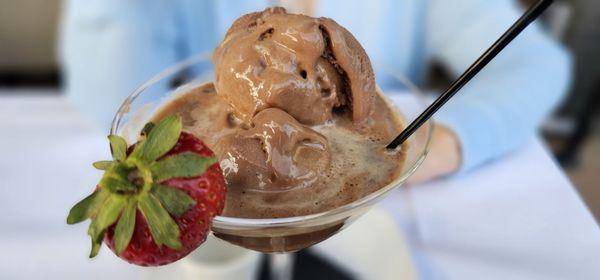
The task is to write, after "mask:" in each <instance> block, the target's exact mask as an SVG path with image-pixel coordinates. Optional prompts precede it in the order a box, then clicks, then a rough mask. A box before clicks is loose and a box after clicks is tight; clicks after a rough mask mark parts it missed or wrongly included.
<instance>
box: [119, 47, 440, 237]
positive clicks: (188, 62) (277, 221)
mask: <svg viewBox="0 0 600 280" xmlns="http://www.w3.org/2000/svg"><path fill="white" fill-rule="evenodd" d="M210 57H211V53H206V52H205V53H200V54H197V55H194V56H191V57H189V58H186V59H184V60H182V61H180V62H177V63H175V64H173V65H171V66H169V67H167V68H166V69H164V70H162V71H161V72H159V73H158V74H156V75H154V76H153V77H152V78H150V79H149V80H147V81H146V82H144V83H142V84H141V85H140V86H138V87H137V88H136V89H135V90H134V91H133V92H132V93H131V94H130V95H129V96H128V97H127V98H126V99H125V100H124V101H123V103H122V104H121V106H119V109H118V110H117V113H116V114H115V116H114V118H113V121H112V124H111V128H110V134H117V130H118V128H119V126H120V124H121V119H122V117H123V115H124V114H126V113H128V112H129V106H130V104H131V103H132V102H133V101H134V100H135V99H136V98H137V97H139V96H140V95H141V94H142V93H143V92H144V91H145V90H146V89H147V88H148V87H150V86H151V85H153V84H155V83H156V82H158V81H160V80H162V79H164V78H165V77H167V76H170V75H172V74H175V73H177V72H178V71H180V70H182V69H185V68H187V67H190V66H192V65H194V64H196V63H199V62H203V61H207V60H210ZM378 66H380V67H384V68H385V69H384V72H385V73H386V74H388V75H391V76H392V77H393V78H394V79H396V80H397V81H399V82H400V83H401V84H402V85H404V86H406V87H407V88H408V89H409V91H411V92H414V93H415V95H416V96H417V99H418V102H419V103H423V104H425V101H424V100H423V98H424V97H423V93H422V91H421V90H420V89H419V88H418V87H417V86H416V85H414V84H413V83H412V82H411V81H410V80H409V79H408V78H406V77H405V76H404V75H402V74H400V73H397V72H396V71H393V70H391V68H390V67H385V66H386V65H385V64H381V65H379V64H378ZM378 90H379V89H378ZM382 96H383V97H384V98H386V99H388V98H387V97H386V96H385V95H383V94H382ZM386 101H387V102H389V103H390V104H392V105H394V104H393V103H392V102H391V101H389V100H386ZM424 107H425V105H424ZM420 129H426V142H425V146H424V148H423V150H422V151H419V153H418V154H419V156H418V157H417V159H416V160H415V162H414V163H412V165H411V166H409V167H408V169H407V170H406V171H405V172H403V173H402V174H401V175H400V176H398V177H397V178H396V179H394V180H393V181H392V182H390V183H388V184H387V185H385V186H383V187H382V188H380V189H378V190H377V191H375V192H372V193H370V194H368V195H366V196H364V197H362V198H359V199H357V200H355V201H352V202H350V203H347V204H344V205H342V206H340V207H337V208H333V209H330V210H327V211H323V212H319V213H314V214H308V215H301V216H293V217H283V218H236V217H226V216H215V217H214V218H213V220H212V227H218V228H239V227H245V228H247V229H260V228H266V227H283V226H293V225H294V224H298V223H302V224H304V223H310V222H311V221H316V220H320V219H322V218H325V217H337V216H339V215H343V214H344V213H346V212H348V211H350V210H352V209H355V208H357V207H360V206H362V205H364V204H368V203H369V202H371V201H373V200H376V199H378V198H380V197H382V196H383V195H384V194H386V193H387V192H389V191H391V190H393V189H395V188H396V187H398V186H400V185H401V184H402V183H404V182H405V181H406V179H408V177H410V176H411V175H412V174H413V173H414V172H415V171H416V170H417V168H418V167H419V166H420V165H421V163H423V161H424V160H425V157H426V156H427V154H428V153H429V145H430V143H431V135H432V131H433V120H431V119H430V120H428V121H427V122H425V123H424V124H423V126H421V128H419V130H420ZM411 137H413V136H411Z"/></svg>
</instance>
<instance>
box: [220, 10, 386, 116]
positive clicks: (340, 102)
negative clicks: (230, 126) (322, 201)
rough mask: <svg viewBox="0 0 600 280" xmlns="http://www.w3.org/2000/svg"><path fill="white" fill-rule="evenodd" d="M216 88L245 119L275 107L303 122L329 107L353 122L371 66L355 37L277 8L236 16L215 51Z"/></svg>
mask: <svg viewBox="0 0 600 280" xmlns="http://www.w3.org/2000/svg"><path fill="white" fill-rule="evenodd" d="M213 62H214V64H215V68H216V82H215V86H216V88H217V92H218V94H219V95H221V96H222V97H223V98H224V99H226V100H227V101H228V102H229V103H230V104H231V106H232V107H233V109H234V111H235V113H236V115H237V116H238V117H239V118H240V119H241V120H242V121H243V122H245V123H250V121H251V119H252V117H253V116H254V115H256V114H257V113H258V112H260V111H262V110H264V109H266V108H271V107H275V108H280V109H281V110H283V111H285V112H287V113H288V114H289V115H291V116H292V117H293V118H295V119H296V120H298V121H299V122H300V123H302V124H305V125H316V124H322V123H324V122H325V121H327V120H329V119H331V116H332V113H333V112H334V111H339V112H343V111H351V113H352V120H353V121H354V122H355V123H360V122H363V121H364V120H365V119H366V118H368V117H369V116H370V114H371V111H372V102H373V98H374V95H375V82H374V76H373V70H372V68H371V64H370V61H369V58H368V56H367V55H366V53H365V51H364V49H363V48H362V47H361V46H360V44H359V43H358V42H357V41H356V39H355V38H354V37H353V36H352V35H351V34H350V33H349V32H348V31H347V30H346V29H344V28H343V27H341V26H340V25H338V24H337V23H336V22H334V21H333V20H331V19H327V18H312V17H309V16H305V15H297V14H288V13H286V11H285V9H283V8H269V9H266V10H265V11H263V12H259V13H251V14H248V15H245V16H242V17H241V18H239V19H238V20H236V21H235V22H234V24H233V25H232V26H231V28H230V29H229V30H228V32H227V34H226V36H225V39H224V40H223V42H222V43H221V45H219V47H218V48H217V49H216V50H215V53H214V56H213Z"/></svg>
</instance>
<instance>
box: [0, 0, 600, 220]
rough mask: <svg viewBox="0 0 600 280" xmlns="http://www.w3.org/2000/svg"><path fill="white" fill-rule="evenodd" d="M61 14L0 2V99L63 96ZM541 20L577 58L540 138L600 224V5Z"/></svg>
mask: <svg viewBox="0 0 600 280" xmlns="http://www.w3.org/2000/svg"><path fill="white" fill-rule="evenodd" d="M522 2H523V4H528V3H529V2H533V1H522ZM60 13H61V1H59V0H0V95H4V96H7V95H22V96H25V95H28V96H31V95H36V96H39V95H42V96H59V95H61V94H62V93H61V68H60V65H59V64H58V63H57V61H58V58H57V53H58V51H57V41H58V40H57V37H58V25H59V20H60ZM543 20H544V24H545V25H546V27H547V28H548V30H549V31H550V32H551V33H552V34H553V36H555V37H556V38H558V39H559V40H561V41H562V42H563V43H564V44H565V45H566V46H568V48H569V49H570V50H571V52H572V54H573V56H574V58H575V59H574V61H575V66H574V68H573V71H574V80H573V82H572V86H571V90H570V94H569V96H568V98H566V99H565V100H564V102H563V104H562V106H561V107H560V109H559V110H557V111H556V113H555V114H554V115H553V116H552V117H551V118H549V119H548V120H547V121H546V124H545V125H544V128H543V135H544V138H545V140H546V141H547V143H548V146H549V147H550V148H551V149H552V151H553V153H554V155H555V157H556V159H557V161H558V162H559V163H560V164H561V166H562V167H563V168H564V169H565V170H566V172H567V174H568V176H569V178H570V179H571V180H572V182H573V183H574V185H575V186H577V188H578V191H579V192H580V194H581V196H582V197H583V199H584V200H585V201H586V203H587V204H588V207H590V209H591V210H592V212H593V213H594V215H595V217H596V219H598V218H599V217H600V183H599V182H600V174H599V173H598V172H599V171H600V115H599V114H598V111H599V110H600V109H599V107H600V106H599V105H598V104H600V2H599V1H596V0H564V1H556V3H555V4H554V5H553V7H551V9H550V10H549V11H548V12H547V13H546V14H545V18H544V19H543ZM448 82H449V81H448V80H447V79H445V75H444V73H443V71H442V70H441V68H438V67H433V68H432V70H431V73H430V75H429V82H428V86H429V87H431V88H434V89H437V88H443V87H444V86H446V85H448ZM0 102H2V99H1V96H0Z"/></svg>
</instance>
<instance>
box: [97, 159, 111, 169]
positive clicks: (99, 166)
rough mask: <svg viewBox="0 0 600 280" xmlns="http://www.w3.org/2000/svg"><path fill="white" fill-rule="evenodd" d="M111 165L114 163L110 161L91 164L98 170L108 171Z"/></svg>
mask: <svg viewBox="0 0 600 280" xmlns="http://www.w3.org/2000/svg"><path fill="white" fill-rule="evenodd" d="M113 164H114V161H110V160H101V161H96V162H94V163H92V165H93V166H94V168H96V169H98V170H108V169H109V168H111V167H112V165H113Z"/></svg>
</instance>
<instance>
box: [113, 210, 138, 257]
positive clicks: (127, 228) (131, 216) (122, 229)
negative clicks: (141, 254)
mask: <svg viewBox="0 0 600 280" xmlns="http://www.w3.org/2000/svg"><path fill="white" fill-rule="evenodd" d="M136 209H137V202H136V201H135V200H134V199H130V200H129V202H128V203H127V206H126V207H125V210H123V213H122V214H121V218H119V221H118V222H117V227H116V228H115V236H114V240H115V251H116V253H117V256H119V255H121V253H123V251H124V250H125V248H127V245H129V241H131V236H132V235H133V229H134V227H135V212H136Z"/></svg>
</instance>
